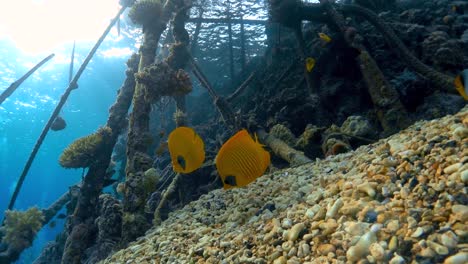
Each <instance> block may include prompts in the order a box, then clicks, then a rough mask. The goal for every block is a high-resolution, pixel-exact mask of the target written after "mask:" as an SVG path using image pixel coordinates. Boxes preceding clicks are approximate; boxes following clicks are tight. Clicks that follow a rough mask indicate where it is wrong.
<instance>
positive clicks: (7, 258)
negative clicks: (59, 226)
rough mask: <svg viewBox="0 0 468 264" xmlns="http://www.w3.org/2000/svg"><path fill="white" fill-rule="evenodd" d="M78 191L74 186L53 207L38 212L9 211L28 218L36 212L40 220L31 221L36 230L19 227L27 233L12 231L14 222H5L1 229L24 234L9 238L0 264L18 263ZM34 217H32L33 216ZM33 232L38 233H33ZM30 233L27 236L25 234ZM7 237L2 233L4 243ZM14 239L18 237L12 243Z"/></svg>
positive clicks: (28, 227) (0, 257) (0, 255)
mask: <svg viewBox="0 0 468 264" xmlns="http://www.w3.org/2000/svg"><path fill="white" fill-rule="evenodd" d="M77 189H78V185H74V186H72V187H70V190H69V191H68V192H66V193H65V194H63V195H62V196H60V198H58V199H57V200H56V201H55V202H54V203H53V204H52V205H51V206H49V207H48V208H46V209H42V210H38V209H37V210H36V209H33V210H31V209H29V210H27V211H24V212H21V211H20V212H18V211H7V212H10V213H11V212H15V213H13V214H16V215H18V216H20V215H23V216H26V215H28V214H31V212H34V211H35V212H36V213H35V214H34V215H35V216H36V217H38V219H29V220H28V221H29V223H30V224H32V223H33V222H31V221H34V222H36V227H37V229H36V228H34V229H31V227H32V226H31V227H30V226H27V225H22V226H17V228H19V229H24V228H26V229H28V230H27V231H26V230H19V229H18V230H13V229H11V228H12V227H11V224H15V223H14V222H11V221H10V222H8V221H4V223H3V224H2V227H1V229H4V230H9V231H14V232H23V233H22V234H21V235H20V234H17V235H16V236H11V235H10V237H9V238H7V239H6V240H7V242H10V243H7V244H6V246H5V247H2V248H1V249H0V263H11V262H14V261H16V260H17V259H18V258H19V256H20V255H21V253H22V252H23V251H24V250H25V249H26V248H28V247H29V246H30V245H32V243H33V240H34V238H35V233H36V232H38V231H39V230H40V228H42V227H44V226H46V225H47V224H48V223H49V222H50V220H52V218H53V217H54V216H55V215H56V214H57V212H59V211H60V210H61V209H62V207H63V206H64V205H65V204H67V203H68V202H70V200H71V199H72V198H73V197H76V196H77V193H78V192H77ZM31 216H32V215H31ZM33 231H36V232H33ZM29 232H33V233H29ZM26 233H28V234H27V235H26V236H25V235H24V234H26ZM4 237H5V233H4V232H0V241H3V239H4ZM12 237H16V239H17V240H16V241H10V240H11V239H12ZM11 242H14V243H11ZM18 242H21V243H18Z"/></svg>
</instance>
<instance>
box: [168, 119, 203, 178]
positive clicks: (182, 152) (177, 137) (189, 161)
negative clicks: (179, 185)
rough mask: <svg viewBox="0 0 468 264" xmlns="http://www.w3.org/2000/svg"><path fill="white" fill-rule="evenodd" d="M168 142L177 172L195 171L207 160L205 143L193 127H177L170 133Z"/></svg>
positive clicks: (173, 165)
mask: <svg viewBox="0 0 468 264" xmlns="http://www.w3.org/2000/svg"><path fill="white" fill-rule="evenodd" d="M167 143H168V145H169V153H170V154H171V160H172V167H173V169H174V171H175V172H178V173H190V172H193V171H194V170H196V169H198V168H200V166H201V165H202V164H203V162H204V161H205V144H204V143H203V140H202V139H201V138H200V136H199V135H198V134H197V133H196V132H195V130H193V129H192V128H189V127H178V128H176V129H175V130H174V131H172V132H171V134H169V137H168V140H167Z"/></svg>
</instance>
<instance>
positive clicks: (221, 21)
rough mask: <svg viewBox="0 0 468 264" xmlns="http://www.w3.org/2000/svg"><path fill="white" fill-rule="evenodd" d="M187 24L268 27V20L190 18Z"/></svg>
mask: <svg viewBox="0 0 468 264" xmlns="http://www.w3.org/2000/svg"><path fill="white" fill-rule="evenodd" d="M187 22H191V23H207V24H208V23H213V24H227V23H232V24H240V23H243V24H245V25H266V24H267V23H268V20H259V19H238V18H231V19H227V18H201V17H193V18H189V19H188V20H187Z"/></svg>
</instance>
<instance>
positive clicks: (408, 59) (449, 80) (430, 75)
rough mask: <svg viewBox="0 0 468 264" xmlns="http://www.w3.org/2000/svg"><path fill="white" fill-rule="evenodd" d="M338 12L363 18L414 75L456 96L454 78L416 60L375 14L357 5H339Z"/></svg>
mask: <svg viewBox="0 0 468 264" xmlns="http://www.w3.org/2000/svg"><path fill="white" fill-rule="evenodd" d="M339 10H340V11H342V12H344V13H349V14H353V15H358V16H362V17H364V18H365V19H366V20H367V21H369V23H371V24H372V25H373V26H374V27H376V28H377V29H378V31H379V32H380V33H381V34H382V35H383V36H384V38H385V40H386V41H387V43H388V44H389V46H390V47H391V48H392V50H393V51H394V52H395V53H396V54H397V55H398V56H399V57H400V58H401V59H402V60H403V61H405V63H406V64H407V65H408V66H409V67H411V69H412V70H414V71H415V72H416V73H418V74H420V75H421V76H423V77H424V78H426V79H427V80H429V81H430V82H432V83H434V84H435V85H436V86H438V87H439V88H441V89H442V90H444V91H446V92H450V93H455V94H457V91H456V89H455V85H454V77H451V76H448V75H446V74H443V73H441V72H438V71H436V70H434V69H433V68H431V67H429V66H427V65H426V64H424V63H423V62H421V61H420V60H419V59H418V58H416V57H415V56H414V55H413V54H412V53H411V52H410V51H409V50H408V48H407V47H406V46H405V44H403V42H402V41H401V40H400V38H398V36H397V35H396V34H395V32H394V31H393V30H392V28H391V27H390V26H388V25H387V24H386V23H385V22H384V21H383V20H382V19H381V18H379V16H378V15H377V14H375V13H374V12H372V11H371V10H369V9H366V8H363V7H361V6H357V5H340V6H339Z"/></svg>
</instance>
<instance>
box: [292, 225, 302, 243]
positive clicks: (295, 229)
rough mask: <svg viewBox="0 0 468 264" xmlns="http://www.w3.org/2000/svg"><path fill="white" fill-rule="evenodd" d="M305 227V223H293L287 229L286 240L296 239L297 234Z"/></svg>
mask: <svg viewBox="0 0 468 264" xmlns="http://www.w3.org/2000/svg"><path fill="white" fill-rule="evenodd" d="M304 229H305V225H304V224H303V223H297V224H295V225H294V226H293V227H292V228H291V229H290V230H289V231H288V240H289V241H292V242H294V241H296V239H297V238H298V237H299V234H300V233H301V232H302V231H303V230H304Z"/></svg>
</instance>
